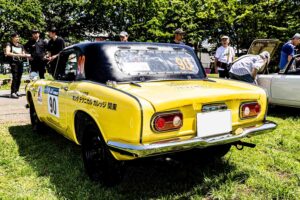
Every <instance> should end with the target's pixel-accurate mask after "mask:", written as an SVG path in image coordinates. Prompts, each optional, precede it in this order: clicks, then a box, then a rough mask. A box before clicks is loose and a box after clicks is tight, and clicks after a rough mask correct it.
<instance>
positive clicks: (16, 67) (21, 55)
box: [5, 33, 30, 98]
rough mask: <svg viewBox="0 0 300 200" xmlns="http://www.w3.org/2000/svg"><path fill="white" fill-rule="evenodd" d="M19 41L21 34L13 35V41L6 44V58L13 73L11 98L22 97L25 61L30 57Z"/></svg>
mask: <svg viewBox="0 0 300 200" xmlns="http://www.w3.org/2000/svg"><path fill="white" fill-rule="evenodd" d="M19 41H20V37H19V34H17V33H12V34H11V41H10V42H8V43H7V44H6V48H5V56H6V57H7V60H8V62H9V64H10V67H11V73H12V83H11V98H18V97H19V96H20V94H19V93H18V92H19V88H20V85H21V78H22V74H23V60H24V59H26V58H29V57H30V54H25V51H24V47H23V45H21V44H20V43H19Z"/></svg>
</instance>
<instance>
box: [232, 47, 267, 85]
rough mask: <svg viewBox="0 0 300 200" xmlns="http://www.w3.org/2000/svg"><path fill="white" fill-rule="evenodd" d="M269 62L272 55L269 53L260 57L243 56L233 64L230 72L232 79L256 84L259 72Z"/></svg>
mask: <svg viewBox="0 0 300 200" xmlns="http://www.w3.org/2000/svg"><path fill="white" fill-rule="evenodd" d="M269 62H270V54H269V52H267V51H263V52H262V53H260V54H259V55H250V54H248V55H245V56H242V57H240V58H239V59H237V60H236V61H235V62H234V63H233V64H232V66H231V69H230V71H229V75H230V78H231V79H235V80H240V81H245V82H248V83H253V84H255V83H256V81H255V80H256V75H257V72H258V71H259V70H260V69H261V68H262V67H263V66H265V65H268V64H269Z"/></svg>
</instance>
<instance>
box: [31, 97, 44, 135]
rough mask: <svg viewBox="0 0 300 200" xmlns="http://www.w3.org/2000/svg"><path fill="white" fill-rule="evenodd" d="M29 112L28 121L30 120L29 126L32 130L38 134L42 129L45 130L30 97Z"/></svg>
mask: <svg viewBox="0 0 300 200" xmlns="http://www.w3.org/2000/svg"><path fill="white" fill-rule="evenodd" d="M29 113H30V121H31V127H32V130H33V132H35V133H38V134H42V133H44V131H45V130H46V129H45V125H44V123H42V122H41V121H40V120H39V118H38V115H37V113H36V110H35V107H34V105H33V102H32V99H30V105H29Z"/></svg>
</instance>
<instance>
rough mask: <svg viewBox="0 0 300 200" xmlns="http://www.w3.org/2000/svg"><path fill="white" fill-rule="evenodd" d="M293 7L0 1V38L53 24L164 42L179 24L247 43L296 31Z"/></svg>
mask: <svg viewBox="0 0 300 200" xmlns="http://www.w3.org/2000/svg"><path fill="white" fill-rule="evenodd" d="M299 6H300V2H299V1H298V0H286V1H281V0H267V1H258V0H243V1H241V0H225V1H224V0H210V1H205V0H147V1H145V0H90V1H86V0H48V1H42V0H23V1H20V0H0V27H1V30H0V40H1V42H3V41H4V40H7V35H8V34H9V33H10V32H12V31H18V32H19V33H20V34H21V36H23V37H28V36H29V35H30V34H29V30H30V29H32V28H39V29H40V30H42V31H46V29H47V28H49V27H51V26H55V27H56V28H58V29H59V30H60V35H62V36H63V37H65V38H66V37H67V38H71V40H73V41H80V40H83V39H84V36H85V35H86V34H87V33H99V32H100V33H101V32H107V33H109V34H110V35H111V36H117V35H118V33H119V32H120V31H122V30H125V31H127V32H128V33H129V34H130V40H132V41H155V42H168V41H170V40H172V37H173V32H174V30H175V29H176V28H183V29H184V30H185V31H186V32H187V35H186V37H185V39H186V41H187V42H188V41H193V42H198V41H202V40H204V39H207V38H210V39H212V40H215V41H217V40H218V38H219V36H220V35H222V34H226V35H229V36H230V37H231V38H232V42H233V44H238V45H239V46H241V47H244V48H247V47H249V44H250V43H251V41H252V40H253V39H255V38H278V39H280V40H282V41H285V40H287V39H289V38H290V37H291V36H292V35H293V34H294V33H296V32H300V30H299V24H300V19H299V16H300V10H299V9H298V8H299Z"/></svg>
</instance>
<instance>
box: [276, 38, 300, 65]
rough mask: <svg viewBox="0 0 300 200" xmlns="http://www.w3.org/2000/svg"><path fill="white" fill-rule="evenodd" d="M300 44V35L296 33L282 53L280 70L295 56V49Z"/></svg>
mask: <svg viewBox="0 0 300 200" xmlns="http://www.w3.org/2000/svg"><path fill="white" fill-rule="evenodd" d="M299 44H300V33H296V34H295V35H294V36H293V37H292V39H291V40H290V41H288V42H287V43H285V44H284V45H283V46H282V48H281V52H280V62H279V69H280V70H281V69H284V67H285V65H286V64H287V63H288V62H289V61H290V60H291V59H292V58H293V56H294V55H295V47H296V46H297V45H299Z"/></svg>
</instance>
